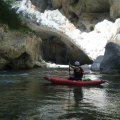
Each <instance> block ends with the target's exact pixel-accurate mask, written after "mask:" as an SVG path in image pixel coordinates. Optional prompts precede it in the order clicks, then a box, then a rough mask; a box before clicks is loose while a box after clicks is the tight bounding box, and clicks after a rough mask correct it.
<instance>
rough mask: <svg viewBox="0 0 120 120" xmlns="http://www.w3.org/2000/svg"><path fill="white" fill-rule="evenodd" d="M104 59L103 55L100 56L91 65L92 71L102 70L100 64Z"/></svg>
mask: <svg viewBox="0 0 120 120" xmlns="http://www.w3.org/2000/svg"><path fill="white" fill-rule="evenodd" d="M102 60H103V56H98V57H97V58H96V60H95V61H94V62H93V64H92V66H91V70H92V71H100V64H101V62H102Z"/></svg>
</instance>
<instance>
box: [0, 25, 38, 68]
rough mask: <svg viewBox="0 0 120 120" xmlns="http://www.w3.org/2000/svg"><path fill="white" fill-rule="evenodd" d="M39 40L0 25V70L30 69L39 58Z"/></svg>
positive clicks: (30, 34) (31, 35) (33, 36)
mask: <svg viewBox="0 0 120 120" xmlns="http://www.w3.org/2000/svg"><path fill="white" fill-rule="evenodd" d="M39 47H40V38H38V37H37V36H35V35H33V34H32V33H29V34H27V33H24V32H18V31H13V30H9V29H8V28H7V27H6V26H2V25H0V69H26V68H32V67H33V66H34V65H35V63H36V61H37V60H38V57H39V52H40V51H39Z"/></svg>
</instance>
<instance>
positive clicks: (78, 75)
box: [69, 61, 84, 80]
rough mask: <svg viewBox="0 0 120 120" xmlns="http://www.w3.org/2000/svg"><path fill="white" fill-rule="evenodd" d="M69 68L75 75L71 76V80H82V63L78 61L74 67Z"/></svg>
mask: <svg viewBox="0 0 120 120" xmlns="http://www.w3.org/2000/svg"><path fill="white" fill-rule="evenodd" d="M69 68H70V69H72V70H73V74H72V76H70V78H69V79H70V80H82V77H83V74H84V71H83V69H82V68H81V67H80V62H78V61H76V62H75V63H74V66H72V65H69Z"/></svg>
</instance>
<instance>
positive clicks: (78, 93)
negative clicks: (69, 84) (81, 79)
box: [73, 87, 83, 106]
mask: <svg viewBox="0 0 120 120" xmlns="http://www.w3.org/2000/svg"><path fill="white" fill-rule="evenodd" d="M73 93H74V101H75V106H79V103H80V101H81V100H83V90H82V87H75V88H74V89H73Z"/></svg>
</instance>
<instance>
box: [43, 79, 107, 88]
mask: <svg viewBox="0 0 120 120" xmlns="http://www.w3.org/2000/svg"><path fill="white" fill-rule="evenodd" d="M44 79H46V80H48V81H51V82H52V83H54V84H62V85H78V86H84V85H100V84H102V83H105V81H104V80H91V81H75V80H68V79H65V78H59V77H44Z"/></svg>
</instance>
